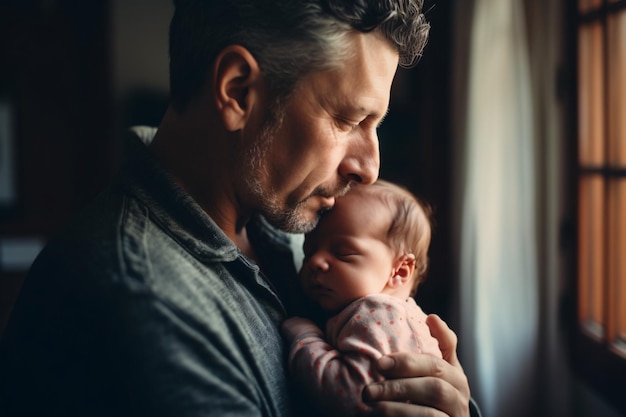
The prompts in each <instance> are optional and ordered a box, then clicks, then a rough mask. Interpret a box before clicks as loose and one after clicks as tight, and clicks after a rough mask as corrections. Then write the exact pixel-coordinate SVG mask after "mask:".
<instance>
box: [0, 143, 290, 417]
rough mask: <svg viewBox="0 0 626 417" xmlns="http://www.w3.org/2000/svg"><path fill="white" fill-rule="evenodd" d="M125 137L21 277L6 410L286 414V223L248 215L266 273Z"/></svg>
mask: <svg viewBox="0 0 626 417" xmlns="http://www.w3.org/2000/svg"><path fill="white" fill-rule="evenodd" d="M131 141H132V142H134V143H131V145H130V147H129V157H128V161H127V163H126V164H125V168H124V169H123V171H122V175H121V176H120V178H119V181H117V182H116V184H115V185H114V186H113V187H111V188H110V189H108V190H107V191H105V192H104V193H103V194H102V195H100V196H99V198H98V199H97V200H96V201H95V202H94V203H93V204H91V205H90V206H89V207H88V208H86V210H85V211H84V212H83V213H82V214H81V216H80V217H79V218H78V219H77V220H76V221H75V222H74V223H73V224H72V225H70V226H69V227H68V228H67V230H66V231H65V232H64V233H63V234H62V235H60V236H59V237H58V238H56V239H55V240H53V241H51V242H50V243H49V244H48V245H47V247H46V248H45V249H44V251H43V252H42V253H41V254H40V256H39V257H38V259H37V260H36V262H35V263H34V265H33V267H32V269H31V271H30V273H29V275H28V277H27V279H26V281H25V284H24V286H23V290H22V292H21V294H20V297H19V300H18V303H17V304H16V307H15V309H14V314H13V317H12V320H11V322H10V323H9V325H8V328H7V331H6V334H5V337H4V338H3V341H2V351H1V354H0V402H1V404H0V406H1V407H2V408H1V410H2V411H3V412H6V414H4V415H13V414H16V415H31V414H32V415H35V414H37V415H66V416H74V415H90V416H94V415H103V416H104V415H107V416H119V415H134V416H144V415H145V416H148V415H164V416H166V415H167V416H170V415H171V416H208V415H215V416H237V417H240V416H287V415H289V414H290V412H289V409H290V407H289V404H288V390H287V384H286V377H285V371H284V358H283V344H282V341H281V337H280V334H279V330H278V329H279V323H280V321H281V320H282V319H283V318H284V316H285V314H286V311H287V310H286V305H285V304H283V301H281V298H282V299H284V300H287V301H289V298H288V297H284V296H282V295H281V294H280V291H287V290H288V289H289V288H288V287H289V285H290V284H289V283H290V282H292V281H293V278H294V276H295V273H296V271H295V267H294V265H293V259H292V257H291V252H290V249H289V245H290V240H289V236H288V235H286V234H284V233H281V232H279V231H277V230H274V229H272V228H271V227H270V226H269V225H267V224H266V223H265V222H264V221H263V220H262V219H259V218H257V219H254V220H253V221H251V222H250V225H249V228H248V229H249V235H250V236H251V237H250V238H251V240H252V239H254V240H255V241H256V242H258V245H259V247H258V255H259V257H260V259H261V265H263V266H264V272H265V274H263V273H261V272H260V270H259V267H258V266H257V265H256V264H255V263H253V262H251V261H250V260H249V259H247V258H246V257H245V256H244V255H243V254H242V253H241V252H240V251H239V249H238V248H237V247H236V246H235V245H234V244H233V243H232V242H231V241H230V240H229V239H228V238H227V237H226V236H225V235H224V234H223V232H222V231H221V230H220V229H219V228H218V227H217V226H216V225H215V224H214V223H213V221H212V220H211V219H210V218H209V217H208V216H207V214H206V213H205V212H204V211H203V210H202V209H201V208H200V207H199V206H198V205H197V204H196V203H195V201H194V200H193V199H192V198H191V197H190V196H189V195H188V194H187V193H186V192H185V191H184V190H182V189H181V188H180V187H178V186H177V185H176V183H175V182H174V181H173V180H172V179H171V178H170V177H169V176H168V174H167V173H166V172H165V171H163V170H162V169H161V168H160V167H159V166H158V165H157V164H156V162H155V161H154V160H153V159H152V158H151V156H150V153H149V150H148V149H147V148H146V147H145V146H144V145H143V144H141V143H140V142H139V141H138V140H137V139H136V138H134V139H131ZM253 244H255V242H253ZM255 248H257V246H256V245H255ZM270 254H271V257H269V255H270ZM265 266H267V268H265ZM270 274H271V275H272V279H273V280H275V282H273V283H270V280H269V275H270ZM9 410H10V411H9ZM11 411H12V412H13V413H12V412H11Z"/></svg>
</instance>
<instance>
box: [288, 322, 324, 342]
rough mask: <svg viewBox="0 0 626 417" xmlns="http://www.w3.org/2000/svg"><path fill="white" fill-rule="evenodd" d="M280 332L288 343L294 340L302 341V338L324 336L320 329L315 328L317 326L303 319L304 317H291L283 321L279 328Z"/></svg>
mask: <svg viewBox="0 0 626 417" xmlns="http://www.w3.org/2000/svg"><path fill="white" fill-rule="evenodd" d="M281 331H282V332H283V335H284V337H285V338H286V339H287V340H288V341H289V342H290V343H291V342H293V341H294V340H296V339H302V338H304V337H309V336H314V337H323V336H324V332H322V329H320V328H319V327H317V325H316V324H315V323H313V322H312V321H311V320H309V319H305V318H304V317H291V318H289V319H287V320H285V321H284V322H283V324H282V326H281Z"/></svg>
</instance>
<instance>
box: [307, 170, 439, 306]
mask: <svg viewBox="0 0 626 417" xmlns="http://www.w3.org/2000/svg"><path fill="white" fill-rule="evenodd" d="M429 217H430V209H429V208H428V207H427V206H425V205H424V204H422V203H421V202H420V201H419V200H418V199H417V198H416V197H415V196H413V195H412V194H411V193H410V192H409V191H407V190H406V189H404V188H402V187H400V186H398V185H395V184H392V183H389V182H387V181H383V180H379V181H377V182H376V183H374V184H373V185H369V186H355V187H354V188H352V189H351V190H350V191H349V192H348V193H347V194H346V195H345V196H343V197H340V198H338V199H337V201H336V203H335V206H334V207H333V209H332V210H330V211H329V212H328V213H326V214H324V215H323V216H322V218H321V220H320V223H319V225H318V226H317V227H316V228H315V229H314V230H313V231H312V232H310V233H308V234H307V235H306V239H305V243H304V252H305V260H304V263H303V265H302V269H301V271H300V279H301V282H302V286H303V288H304V291H305V293H306V294H307V295H308V296H309V297H310V298H311V299H313V300H314V301H316V302H317V303H318V304H319V305H320V306H321V307H322V308H323V309H324V310H326V311H329V312H335V311H339V310H341V309H342V308H343V307H345V306H347V305H348V304H349V303H351V302H352V301H354V300H356V299H358V298H361V297H363V296H366V295H372V294H380V293H385V294H390V295H394V296H397V297H401V298H407V297H410V296H412V295H414V294H415V291H416V290H417V286H418V284H419V282H420V281H421V280H422V279H423V277H424V275H425V273H426V269H427V267H428V245H429V244H430V237H431V224H430V218H429Z"/></svg>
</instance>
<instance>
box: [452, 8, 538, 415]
mask: <svg viewBox="0 0 626 417" xmlns="http://www.w3.org/2000/svg"><path fill="white" fill-rule="evenodd" d="M466 11H467V10H466ZM524 14H525V11H524V8H523V3H522V2H520V1H519V0H475V1H474V5H473V10H471V14H469V15H467V14H466V15H465V16H463V18H465V19H468V20H469V22H471V24H470V25H469V26H468V28H469V31H468V34H469V43H468V44H466V45H467V46H468V56H467V63H468V72H467V75H466V77H467V78H466V80H465V81H466V82H467V90H466V94H467V96H466V100H465V109H464V111H462V112H461V113H462V114H464V115H465V118H464V120H463V121H462V123H461V126H462V129H463V131H462V132H460V135H461V137H462V138H463V143H462V146H460V149H461V150H462V154H461V155H462V156H461V157H460V159H459V161H458V162H459V172H458V173H457V181H458V184H457V188H458V189H459V191H460V193H461V195H462V197H461V198H460V200H459V205H460V211H459V213H458V215H459V219H458V222H459V227H460V247H459V248H458V250H459V256H460V265H459V279H460V286H459V288H460V296H459V303H460V322H459V326H460V329H462V331H461V332H460V336H461V342H460V353H461V356H462V359H463V363H464V364H465V366H466V369H467V371H468V374H469V375H470V381H471V383H472V389H473V394H474V396H475V397H476V398H477V400H478V402H479V404H480V406H481V408H482V411H483V413H484V416H485V417H496V416H508V417H515V416H528V415H533V413H532V410H533V408H532V407H533V404H534V403H535V401H534V398H533V396H534V393H535V390H534V387H533V385H534V384H535V383H536V381H534V378H535V377H536V370H537V365H538V363H537V351H538V342H539V325H538V320H539V317H538V316H539V288H538V283H539V280H538V256H537V255H538V254H537V236H536V234H537V217H536V193H537V190H536V178H535V175H536V166H535V152H536V150H535V141H534V135H535V125H534V118H533V104H532V83H531V74H530V70H531V68H530V62H529V54H528V45H527V37H526V32H525V31H526V29H525V15H524Z"/></svg>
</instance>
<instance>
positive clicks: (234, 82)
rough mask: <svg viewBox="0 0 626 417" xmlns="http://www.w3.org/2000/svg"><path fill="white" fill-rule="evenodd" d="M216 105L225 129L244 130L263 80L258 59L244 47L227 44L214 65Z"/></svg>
mask: <svg viewBox="0 0 626 417" xmlns="http://www.w3.org/2000/svg"><path fill="white" fill-rule="evenodd" d="M213 69H214V71H213V91H214V97H215V104H216V107H217V110H218V113H219V114H220V116H221V118H222V122H223V123H224V127H225V128H226V130H228V131H230V132H234V131H237V130H240V129H243V127H244V126H245V124H246V122H247V120H248V119H249V117H250V113H251V112H252V109H253V108H254V105H255V103H254V101H255V100H259V99H260V98H261V95H260V93H261V91H260V88H261V86H262V81H263V77H262V74H261V71H260V69H259V65H258V62H257V60H256V59H255V58H254V56H252V54H251V53H250V52H249V51H248V50H247V49H246V48H244V47H243V46H240V45H229V46H228V47H226V48H224V49H223V50H222V51H221V52H220V53H219V54H218V56H217V57H216V59H215V62H214V64H213Z"/></svg>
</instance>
